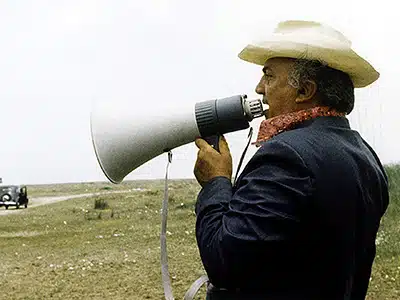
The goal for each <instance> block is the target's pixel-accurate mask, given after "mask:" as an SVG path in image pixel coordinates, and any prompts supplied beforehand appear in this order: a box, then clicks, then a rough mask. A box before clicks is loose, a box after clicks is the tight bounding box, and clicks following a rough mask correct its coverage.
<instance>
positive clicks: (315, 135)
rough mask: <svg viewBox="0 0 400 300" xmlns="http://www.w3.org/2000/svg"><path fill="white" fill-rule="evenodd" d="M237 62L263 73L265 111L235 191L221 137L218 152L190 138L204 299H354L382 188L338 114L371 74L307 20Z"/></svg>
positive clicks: (376, 168)
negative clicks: (206, 279) (206, 280)
mask: <svg viewBox="0 0 400 300" xmlns="http://www.w3.org/2000/svg"><path fill="white" fill-rule="evenodd" d="M239 57H240V58H241V59H243V60H245V61H249V62H252V63H256V64H259V65H261V66H262V71H263V74H262V78H261V80H260V82H259V83H258V85H257V87H256V92H257V93H258V94H260V95H262V96H263V100H264V102H265V103H266V104H268V106H269V111H268V116H267V119H266V120H264V121H263V122H262V124H261V126H260V130H259V134H258V139H257V142H256V145H257V146H259V149H258V151H257V152H256V154H255V155H254V156H253V157H252V158H251V160H250V161H249V163H248V164H247V166H246V167H245V168H244V170H243V172H242V174H241V176H240V177H239V178H238V180H237V182H236V184H235V185H234V186H232V184H231V175H232V160H231V155H230V152H229V148H228V145H227V142H226V141H225V139H224V138H222V139H221V141H220V143H219V148H220V150H219V151H220V152H217V151H215V150H214V149H213V148H212V147H211V146H210V145H208V144H207V142H206V141H204V140H203V139H197V140H196V145H197V147H198V148H199V152H198V159H197V162H196V165H195V169H194V173H195V175H196V178H197V180H198V182H199V183H200V184H201V185H202V190H201V192H200V193H199V195H198V200H197V203H196V214H197V221H196V237H197V242H198V247H199V250H200V255H201V259H202V262H203V264H204V267H205V270H206V272H207V274H208V277H209V279H210V283H211V284H210V287H209V290H208V296H207V297H208V299H319V300H321V299H364V298H365V296H366V293H367V289H368V284H369V278H370V274H371V266H372V264H373V260H374V257H375V238H376V234H377V231H378V228H379V224H380V219H381V217H382V215H383V214H384V212H385V210H386V208H387V205H388V201H389V199H388V198H389V197H388V186H387V177H386V174H385V171H384V169H383V167H382V165H381V163H380V161H379V158H378V157H377V155H376V154H375V152H374V151H373V149H372V148H371V147H370V146H369V145H368V144H367V143H366V142H365V141H364V140H363V139H362V137H361V136H360V135H359V133H358V132H356V131H354V130H352V129H350V126H349V122H348V120H347V119H346V117H345V115H347V114H349V113H350V112H351V111H352V109H353V106H354V88H355V87H364V86H367V85H369V84H371V83H372V82H374V81H375V80H377V79H378V77H379V73H378V72H376V71H375V70H374V68H373V67H372V66H371V65H370V64H369V63H368V62H366V61H365V60H364V59H363V58H361V57H360V56H358V55H357V54H356V53H355V52H354V51H353V50H352V49H351V48H350V42H349V41H348V40H347V39H346V38H345V37H344V36H343V35H342V34H341V33H339V32H337V31H335V30H334V29H332V28H330V27H328V26H325V25H322V24H319V23H316V22H305V21H287V22H282V23H280V24H279V25H278V27H277V29H276V30H275V32H274V34H273V35H272V36H271V37H270V38H269V39H268V40H267V41H264V42H261V43H259V44H255V45H248V46H247V47H246V48H244V49H243V51H242V52H241V53H240V54H239ZM365 121H366V122H367V121H368V120H365Z"/></svg>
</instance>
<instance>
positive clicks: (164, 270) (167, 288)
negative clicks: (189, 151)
mask: <svg viewBox="0 0 400 300" xmlns="http://www.w3.org/2000/svg"><path fill="white" fill-rule="evenodd" d="M171 162H172V152H171V151H168V163H167V168H166V171H165V186H164V199H163V202H162V217H161V235H160V243H161V276H162V282H163V287H164V295H165V299H166V300H174V295H173V294H172V286H171V279H170V277H169V271H168V253H167V236H166V233H167V216H168V168H169V164H170V163H171Z"/></svg>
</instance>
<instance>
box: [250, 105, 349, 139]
mask: <svg viewBox="0 0 400 300" xmlns="http://www.w3.org/2000/svg"><path fill="white" fill-rule="evenodd" d="M323 116H325V117H327V116H330V117H343V116H345V113H341V112H338V111H336V110H334V109H332V108H330V107H325V106H317V107H313V108H309V109H304V110H300V111H296V112H292V113H288V114H284V115H280V116H276V117H274V118H271V119H266V120H264V121H262V122H261V125H260V130H259V131H258V137H257V141H255V142H254V143H252V144H253V145H256V146H257V147H259V146H261V144H262V142H265V141H267V140H269V139H270V138H272V137H273V136H275V135H277V134H279V133H281V132H284V131H288V130H290V129H292V128H293V127H295V126H296V125H298V124H300V123H301V122H304V121H307V120H311V119H314V118H317V117H323Z"/></svg>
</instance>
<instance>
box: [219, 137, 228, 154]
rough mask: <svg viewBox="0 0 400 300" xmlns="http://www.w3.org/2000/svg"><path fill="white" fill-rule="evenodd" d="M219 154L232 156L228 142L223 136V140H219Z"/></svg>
mask: <svg viewBox="0 0 400 300" xmlns="http://www.w3.org/2000/svg"><path fill="white" fill-rule="evenodd" d="M219 152H220V153H221V155H224V154H230V150H229V146H228V142H227V141H226V139H225V137H224V136H223V135H221V138H220V139H219Z"/></svg>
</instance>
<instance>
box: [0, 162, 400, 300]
mask: <svg viewBox="0 0 400 300" xmlns="http://www.w3.org/2000/svg"><path fill="white" fill-rule="evenodd" d="M399 170H400V169H398V168H392V169H390V170H389V171H390V172H389V173H390V176H391V181H392V182H391V187H392V190H391V193H392V203H391V205H390V207H389V210H388V212H387V214H386V216H385V218H384V220H383V222H382V228H381V231H380V233H379V237H378V253H377V258H376V261H375V264H374V270H373V275H372V280H371V285H370V290H369V298H368V299H370V300H371V299H385V300H386V299H400V294H399V290H400V282H399V280H400V277H399V273H400V243H399V238H398V237H399V236H400V226H399V224H400V222H399V219H400V217H399V213H400V209H399V206H400V203H399V201H400V200H399V199H400V193H399V188H398V187H397V185H396V182H400V172H399ZM170 188H171V190H170V206H169V218H168V231H169V233H168V241H167V243H168V254H169V265H170V273H171V276H172V283H173V291H174V295H175V298H176V299H182V298H183V295H184V293H185V291H186V289H187V288H188V287H189V286H190V284H191V283H192V282H193V281H194V280H195V279H196V278H198V277H199V276H200V275H202V274H204V270H203V268H202V265H201V261H200V258H199V253H198V250H197V246H196V241H195V235H194V223H195V215H194V212H193V209H194V203H195V199H196V195H197V193H198V191H199V186H198V185H197V183H195V182H194V181H192V180H181V181H172V182H171V184H170ZM110 189H111V190H117V189H132V191H131V192H129V193H127V194H125V193H124V194H114V195H111V194H110V195H104V196H96V197H92V198H81V199H74V200H68V201H64V202H59V203H54V204H51V205H46V206H39V207H35V208H32V207H31V208H28V209H26V210H21V212H20V213H18V214H10V215H7V216H1V217H0V228H1V229H0V248H1V249H2V251H1V252H2V257H1V258H2V263H1V264H0V280H1V283H2V286H3V289H2V292H1V293H0V299H113V300H117V299H163V290H162V283H161V272H160V247H159V233H160V221H161V215H160V208H161V201H162V197H163V182H162V181H143V182H126V183H124V184H123V185H118V186H115V185H110V184H107V183H82V184H71V185H54V186H34V187H29V190H30V192H31V194H34V195H64V194H70V193H74V194H78V193H85V192H99V191H103V190H110ZM96 201H100V202H101V201H106V202H107V203H108V205H109V207H110V208H109V209H105V210H96V209H94V204H95V202H96ZM204 294H205V293H204V290H203V291H202V293H201V294H200V295H199V297H198V299H204Z"/></svg>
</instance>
